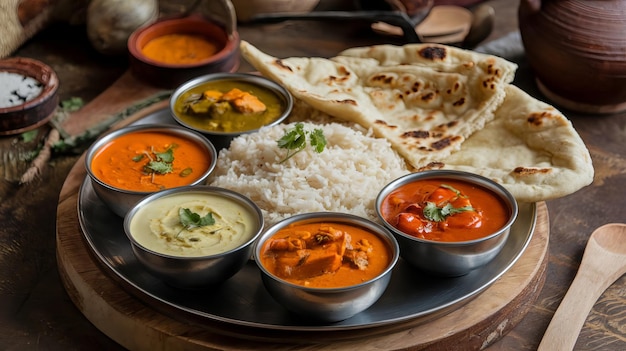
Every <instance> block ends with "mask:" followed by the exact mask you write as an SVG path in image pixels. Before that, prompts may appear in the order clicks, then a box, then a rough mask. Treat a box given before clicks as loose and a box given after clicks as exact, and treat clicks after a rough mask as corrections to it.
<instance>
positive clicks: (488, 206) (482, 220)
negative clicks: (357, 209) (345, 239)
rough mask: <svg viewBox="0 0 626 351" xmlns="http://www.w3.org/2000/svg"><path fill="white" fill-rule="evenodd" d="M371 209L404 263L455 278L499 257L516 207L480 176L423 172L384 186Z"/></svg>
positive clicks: (502, 190) (505, 193)
mask: <svg viewBox="0 0 626 351" xmlns="http://www.w3.org/2000/svg"><path fill="white" fill-rule="evenodd" d="M376 211H377V213H378V216H379V218H380V219H381V220H382V221H383V223H384V225H385V226H386V227H387V228H389V229H390V230H391V231H392V233H393V234H394V235H395V237H396V239H397V240H398V243H399V245H400V255H401V256H402V257H403V258H404V259H405V260H406V261H408V262H409V263H411V264H412V265H414V266H417V267H418V268H421V269H423V270H426V271H430V272H432V273H436V274H437V275H444V276H458V275H463V274H467V273H469V271H471V270H472V269H474V268H477V267H480V266H482V265H484V264H486V263H488V262H489V261H490V260H491V259H493V258H494V257H495V256H496V255H497V254H498V253H499V251H500V249H501V248H502V246H504V243H505V242H506V240H507V238H508V235H509V232H510V227H511V226H512V225H513V223H514V222H515V219H516V218H517V211H518V206H517V202H516V200H515V198H514V197H513V196H512V195H511V194H510V193H509V192H508V191H507V190H506V189H505V188H504V187H503V186H501V185H500V184H498V183H496V182H495V181H492V180H490V179H487V178H485V177H482V176H479V175H476V174H472V173H468V172H461V171H426V172H416V173H411V174H408V175H405V176H403V177H401V178H398V179H396V180H394V181H392V182H391V183H389V184H388V185H387V186H385V187H384V188H383V190H382V191H381V192H380V193H379V195H378V197H377V199H376Z"/></svg>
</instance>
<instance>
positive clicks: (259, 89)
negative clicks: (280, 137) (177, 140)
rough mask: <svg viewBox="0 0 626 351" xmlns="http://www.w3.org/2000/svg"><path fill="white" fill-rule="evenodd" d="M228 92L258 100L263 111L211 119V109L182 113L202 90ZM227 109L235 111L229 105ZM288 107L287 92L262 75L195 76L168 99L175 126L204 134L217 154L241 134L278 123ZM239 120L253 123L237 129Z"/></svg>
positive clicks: (291, 98)
mask: <svg viewBox="0 0 626 351" xmlns="http://www.w3.org/2000/svg"><path fill="white" fill-rule="evenodd" d="M232 89H239V90H242V91H245V92H248V93H251V94H252V95H254V96H256V97H258V98H259V100H260V101H261V102H263V103H264V104H265V105H266V106H267V110H265V111H264V112H259V113H253V114H248V113H239V114H237V115H234V116H229V115H221V116H218V115H215V116H216V117H213V115H212V112H211V110H209V111H205V112H201V113H197V114H192V113H189V112H186V109H188V106H189V104H188V102H189V101H190V100H191V99H192V98H194V99H195V98H197V97H199V96H201V95H202V94H203V92H204V91H206V90H211V91H219V92H220V93H227V92H229V91H231V90H232ZM197 101H198V100H197ZM216 105H217V104H216ZM228 108H229V109H230V110H233V111H234V110H235V108H233V107H232V104H231V105H229V106H228ZM292 108H293V97H292V96H291V93H289V91H288V90H287V89H285V88H284V87H283V86H281V85H279V84H277V83H276V82H274V81H272V80H270V79H268V78H265V77H263V76H259V75H255V74H246V73H214V74H207V75H204V76H200V77H196V78H194V79H191V80H189V81H187V82H185V83H183V84H182V85H181V86H179V87H178V88H177V89H176V90H175V91H174V93H173V94H172V96H171V98H170V111H171V113H172V116H173V117H174V119H175V120H176V121H177V122H178V123H179V124H181V125H183V126H185V127H187V128H190V129H192V130H195V131H197V132H199V133H202V134H203V135H205V136H206V137H207V138H208V139H209V140H211V142H212V143H213V145H215V148H216V149H217V150H218V151H219V150H221V149H223V148H228V146H229V145H230V142H231V140H232V139H234V138H235V137H237V136H239V135H241V134H246V133H252V132H255V131H257V130H259V129H260V128H261V127H264V126H273V125H277V124H279V123H281V122H282V121H284V120H285V119H286V118H287V117H288V116H289V113H291V110H292ZM243 121H252V122H254V123H255V124H254V125H245V126H243V127H239V123H243ZM246 123H247V122H246ZM225 126H230V127H231V129H229V130H225V129H226V127H225Z"/></svg>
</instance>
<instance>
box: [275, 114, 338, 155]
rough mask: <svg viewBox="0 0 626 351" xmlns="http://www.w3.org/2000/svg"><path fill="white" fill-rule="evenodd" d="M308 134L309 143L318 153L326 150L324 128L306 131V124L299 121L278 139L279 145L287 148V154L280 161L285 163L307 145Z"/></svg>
mask: <svg viewBox="0 0 626 351" xmlns="http://www.w3.org/2000/svg"><path fill="white" fill-rule="evenodd" d="M307 135H308V136H309V139H310V140H309V144H310V145H311V147H312V148H313V149H314V150H315V152H317V153H321V152H322V151H324V148H325V147H326V137H325V136H324V131H323V130H322V129H314V130H313V131H305V130H304V124H302V123H300V122H298V123H296V125H295V126H294V127H293V128H292V129H290V130H289V131H285V135H283V136H282V138H280V139H278V140H277V143H278V147H279V148H281V149H287V155H286V156H285V158H284V159H283V160H282V161H280V163H283V162H285V161H287V160H288V159H290V158H292V157H293V156H294V155H295V154H297V153H298V152H300V151H302V150H304V148H305V147H306V139H307Z"/></svg>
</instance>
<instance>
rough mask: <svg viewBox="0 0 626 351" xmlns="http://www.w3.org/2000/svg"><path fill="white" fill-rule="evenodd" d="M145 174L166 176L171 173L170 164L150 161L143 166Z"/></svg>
mask: <svg viewBox="0 0 626 351" xmlns="http://www.w3.org/2000/svg"><path fill="white" fill-rule="evenodd" d="M144 171H145V172H146V173H158V174H167V173H170V172H171V171H172V164H171V163H167V162H162V161H150V162H148V164H147V165H145V166H144Z"/></svg>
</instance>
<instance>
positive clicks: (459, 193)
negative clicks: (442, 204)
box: [440, 184, 462, 196]
mask: <svg viewBox="0 0 626 351" xmlns="http://www.w3.org/2000/svg"><path fill="white" fill-rule="evenodd" d="M440 187H442V188H445V189H448V190H450V191H452V192H453V193H455V194H456V196H462V194H461V191H459V190H458V189H456V188H455V187H453V186H452V185H448V184H441V185H440Z"/></svg>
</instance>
